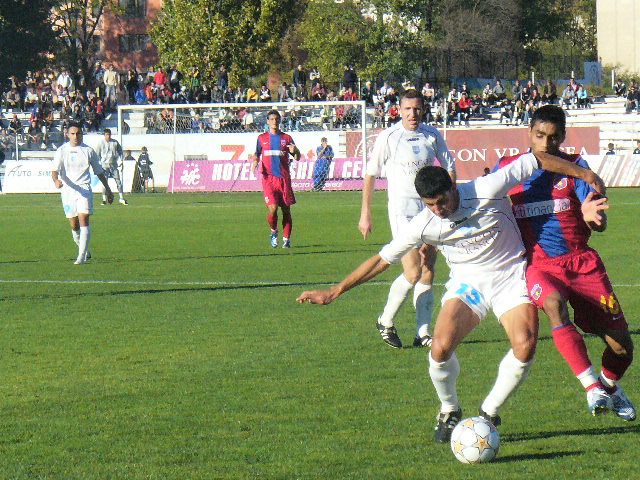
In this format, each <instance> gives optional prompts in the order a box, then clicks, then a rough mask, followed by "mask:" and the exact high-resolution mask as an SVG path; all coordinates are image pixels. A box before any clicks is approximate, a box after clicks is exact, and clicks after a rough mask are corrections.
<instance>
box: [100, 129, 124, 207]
mask: <svg viewBox="0 0 640 480" xmlns="http://www.w3.org/2000/svg"><path fill="white" fill-rule="evenodd" d="M96 153H97V154H98V158H100V165H102V169H103V170H104V172H105V175H106V176H107V178H113V179H114V180H115V182H116V186H117V187H118V195H119V196H120V200H118V202H119V203H121V204H122V205H129V203H128V202H127V201H126V200H125V199H124V189H123V188H122V177H121V176H120V169H121V168H122V147H121V146H120V144H119V143H118V141H117V140H116V139H115V138H111V129H109V128H105V129H104V138H103V139H102V140H100V142H99V143H98V146H97V147H96ZM106 203H107V192H106V191H103V192H102V204H103V205H105V204H106Z"/></svg>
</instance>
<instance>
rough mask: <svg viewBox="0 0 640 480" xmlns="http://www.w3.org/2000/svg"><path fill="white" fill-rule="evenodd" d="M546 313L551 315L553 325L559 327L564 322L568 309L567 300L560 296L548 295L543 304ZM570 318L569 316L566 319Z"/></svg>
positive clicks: (550, 320) (548, 315) (550, 319)
mask: <svg viewBox="0 0 640 480" xmlns="http://www.w3.org/2000/svg"><path fill="white" fill-rule="evenodd" d="M543 308H544V313H546V314H547V317H549V322H550V323H551V326H552V327H557V326H560V325H562V324H563V322H564V320H565V319H564V312H565V310H566V306H565V302H564V300H562V298H560V297H551V296H550V297H547V298H545V300H544V304H543ZM566 320H568V318H567V319H566Z"/></svg>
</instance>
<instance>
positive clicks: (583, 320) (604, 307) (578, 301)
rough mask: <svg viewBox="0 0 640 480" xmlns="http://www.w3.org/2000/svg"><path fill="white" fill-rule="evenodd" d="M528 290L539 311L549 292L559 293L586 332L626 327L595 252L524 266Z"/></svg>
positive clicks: (574, 254)
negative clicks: (567, 302) (571, 308)
mask: <svg viewBox="0 0 640 480" xmlns="http://www.w3.org/2000/svg"><path fill="white" fill-rule="evenodd" d="M527 288H528V290H529V296H530V297H531V300H532V301H533V303H534V304H535V305H536V306H537V307H538V308H542V306H543V305H544V301H545V299H546V298H547V297H548V296H549V295H550V294H551V293H553V292H558V293H559V294H560V296H561V297H562V298H564V299H565V300H568V301H569V304H570V305H571V306H572V307H573V310H574V317H573V321H574V323H575V324H576V325H577V326H578V327H580V328H581V329H582V331H583V332H585V333H595V334H599V333H601V332H602V331H603V330H604V329H611V330H627V329H628V328H629V326H628V324H627V321H626V320H625V318H624V313H623V312H622V308H621V307H620V304H619V303H618V299H617V298H616V294H615V293H614V292H613V287H612V286H611V282H610V281H609V276H608V275H607V271H606V270H605V268H604V264H603V263H602V260H601V259H600V256H599V255H598V253H597V252H596V251H595V250H592V249H589V250H585V251H582V252H576V253H570V254H567V255H563V256H561V257H557V258H552V259H549V260H542V261H535V262H534V263H533V264H531V265H529V266H528V267H527Z"/></svg>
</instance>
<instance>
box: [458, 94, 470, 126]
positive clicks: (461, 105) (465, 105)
mask: <svg viewBox="0 0 640 480" xmlns="http://www.w3.org/2000/svg"><path fill="white" fill-rule="evenodd" d="M471 105H472V102H471V99H470V98H469V94H468V93H467V92H466V91H464V90H463V91H462V93H461V95H460V100H459V101H458V125H462V121H463V120H464V124H465V125H466V126H467V127H468V126H469V117H470V116H471Z"/></svg>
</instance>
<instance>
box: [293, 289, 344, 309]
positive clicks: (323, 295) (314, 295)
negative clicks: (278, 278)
mask: <svg viewBox="0 0 640 480" xmlns="http://www.w3.org/2000/svg"><path fill="white" fill-rule="evenodd" d="M334 298H335V297H334V295H333V293H332V292H331V290H311V291H306V292H302V293H301V294H300V296H299V297H298V298H296V302H298V303H315V304H318V305H329V304H330V303H331V302H332V301H333V300H334Z"/></svg>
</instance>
